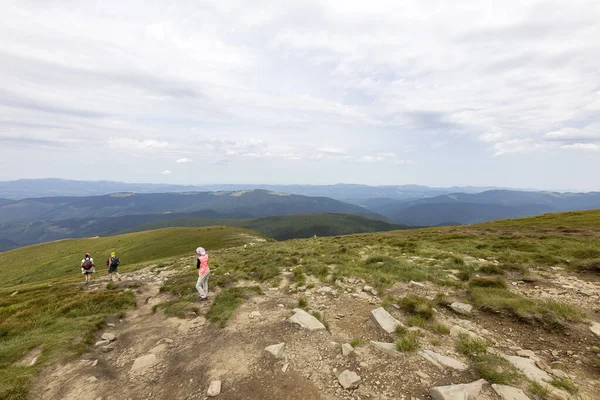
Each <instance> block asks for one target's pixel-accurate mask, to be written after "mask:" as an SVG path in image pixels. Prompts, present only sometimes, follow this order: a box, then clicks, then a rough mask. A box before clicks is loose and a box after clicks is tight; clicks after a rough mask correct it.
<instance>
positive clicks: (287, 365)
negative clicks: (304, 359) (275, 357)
mask: <svg viewBox="0 0 600 400" xmlns="http://www.w3.org/2000/svg"><path fill="white" fill-rule="evenodd" d="M289 367H290V364H289V363H285V364H283V367H282V368H281V372H283V373H286V372H287V370H288V368H289Z"/></svg>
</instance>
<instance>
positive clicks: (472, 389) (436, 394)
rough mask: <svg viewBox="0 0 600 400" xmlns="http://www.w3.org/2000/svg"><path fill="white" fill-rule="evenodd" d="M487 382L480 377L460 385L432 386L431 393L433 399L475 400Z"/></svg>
mask: <svg viewBox="0 0 600 400" xmlns="http://www.w3.org/2000/svg"><path fill="white" fill-rule="evenodd" d="M486 383H487V382H486V381H485V380H484V379H480V380H478V381H475V382H471V383H463V384H460V385H450V386H438V387H434V388H431V389H430V390H429V394H430V395H431V398H432V399H433V400H475V399H477V398H478V397H479V393H481V390H482V389H483V385H485V384H486Z"/></svg>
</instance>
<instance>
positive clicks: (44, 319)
mask: <svg viewBox="0 0 600 400" xmlns="http://www.w3.org/2000/svg"><path fill="white" fill-rule="evenodd" d="M8 293H9V292H8V291H3V292H0V399H13V400H18V399H25V398H26V397H27V390H28V385H29V381H30V379H31V378H32V377H33V376H34V375H35V374H36V373H37V372H38V371H40V369H41V368H42V367H43V366H44V365H46V364H47V363H50V362H53V361H61V360H68V359H70V358H71V357H74V356H77V355H79V354H82V353H84V352H85V351H86V350H87V348H88V346H89V345H90V344H91V343H93V339H94V334H95V332H96V330H97V329H98V328H99V327H101V326H102V325H103V323H104V317H105V316H108V315H116V316H120V315H122V314H123V313H124V312H125V311H127V310H129V309H131V308H133V307H135V299H134V294H133V292H131V291H129V290H116V289H115V290H110V291H103V290H99V291H95V292H87V291H83V290H82V289H81V287H80V286H79V285H74V284H69V283H60V284H54V285H52V286H48V285H47V284H44V285H40V284H37V285H29V286H27V287H25V286H22V287H21V288H20V290H19V293H18V294H17V295H16V296H14V297H10V296H8ZM33 348H40V349H41V351H42V355H41V357H40V358H39V359H38V362H37V363H36V365H35V366H32V367H21V366H16V365H14V363H15V362H16V361H18V360H19V359H20V358H21V357H22V356H23V355H24V354H25V353H27V352H28V351H29V350H31V349H33Z"/></svg>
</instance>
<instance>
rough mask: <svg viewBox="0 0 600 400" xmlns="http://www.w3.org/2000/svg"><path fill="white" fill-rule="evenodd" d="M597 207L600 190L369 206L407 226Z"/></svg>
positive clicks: (501, 193)
mask: <svg viewBox="0 0 600 400" xmlns="http://www.w3.org/2000/svg"><path fill="white" fill-rule="evenodd" d="M596 208H600V192H591V193H556V192H524V191H512V190H491V191H486V192H483V193H475V194H468V193H453V194H448V195H443V196H436V197H432V198H428V199H419V200H415V201H408V202H393V203H391V204H382V203H379V205H375V206H373V207H372V208H371V209H372V210H373V211H376V212H378V213H380V214H382V215H384V216H385V217H387V218H389V219H390V220H392V221H395V222H397V223H401V224H407V225H421V226H434V225H442V224H445V225H446V224H472V223H477V222H485V221H493V220H498V219H507V218H519V217H526V216H533V215H539V214H543V213H548V212H558V211H572V210H590V209H596Z"/></svg>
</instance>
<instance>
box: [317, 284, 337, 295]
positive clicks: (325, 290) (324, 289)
mask: <svg viewBox="0 0 600 400" xmlns="http://www.w3.org/2000/svg"><path fill="white" fill-rule="evenodd" d="M332 292H333V288H331V287H329V286H323V287H320V288H318V289H317V293H320V294H328V293H329V294H331V293H332Z"/></svg>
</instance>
